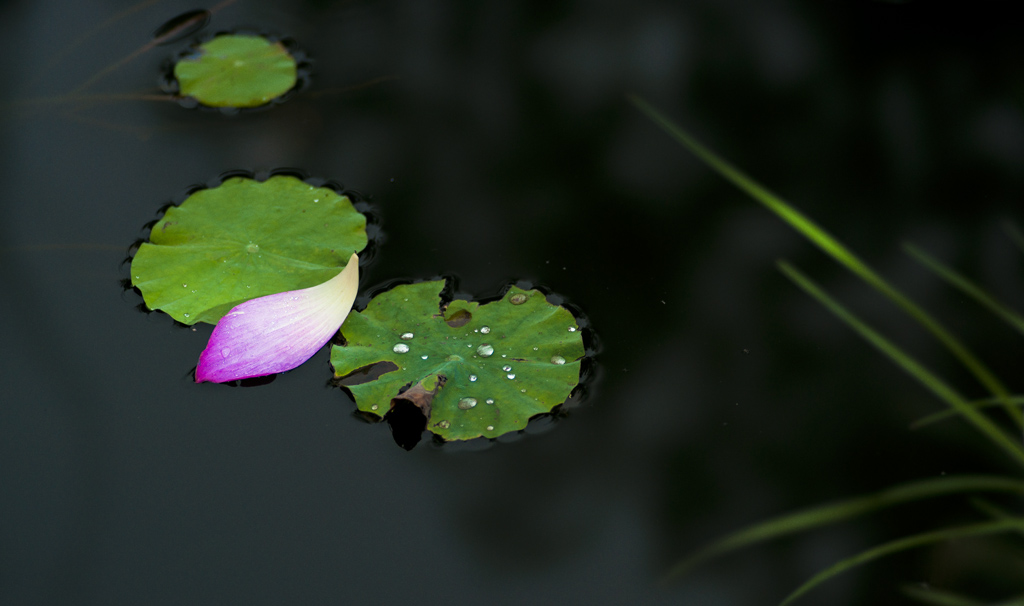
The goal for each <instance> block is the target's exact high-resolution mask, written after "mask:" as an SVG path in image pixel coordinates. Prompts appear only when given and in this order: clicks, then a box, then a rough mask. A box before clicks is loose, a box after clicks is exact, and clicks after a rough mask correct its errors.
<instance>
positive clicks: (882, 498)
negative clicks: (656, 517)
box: [665, 476, 1024, 580]
mask: <svg viewBox="0 0 1024 606" xmlns="http://www.w3.org/2000/svg"><path fill="white" fill-rule="evenodd" d="M977 492H1013V493H1018V494H1024V481H1020V480H1014V479H1011V478H1004V477H999V476H948V477H943V478H934V479H929V480H920V481H916V482H907V483H905V484H898V485H896V486H892V487H890V488H886V489H885V490H882V491H879V492H876V493H872V494H868V495H864V496H860V497H855V498H852V499H846V500H843V501H838V502H835V503H829V504H826V505H819V506H817V507H812V508H810V509H805V510H802V511H797V512H794V513H791V514H787V515H783V516H780V517H777V518H773V519H770V520H766V521H764V522H761V523H758V524H755V525H753V526H749V527H747V528H744V529H742V530H739V531H737V532H734V533H732V534H729V535H727V536H725V537H723V538H721V539H719V540H717V541H714V542H712V543H710V544H708V545H707V546H705V547H704V548H702V549H700V550H699V551H697V552H696V553H694V554H693V555H691V556H689V557H687V558H686V559H684V560H681V561H679V562H678V563H676V564H675V565H674V566H673V567H672V569H671V570H670V571H669V572H668V574H667V575H666V577H665V578H666V580H670V579H672V578H676V577H678V576H680V575H682V574H683V573H685V572H686V571H687V570H689V569H691V568H692V567H693V566H696V565H697V564H699V563H700V562H703V561H705V560H708V559H710V558H713V557H716V556H720V555H722V554H724V553H728V552H730V551H735V550H737V549H741V548H743V547H747V546H749V545H752V544H754V543H760V542H762V541H767V540H770V539H774V538H778V537H781V536H785V535H789V534H795V533H797V532H803V531H806V530H810V529H812V528H818V527H821V526H826V525H828V524H835V523H837V522H840V521H843V520H848V519H850V518H854V517H857V516H860V515H864V514H867V513H871V512H872V511H877V510H879V509H884V508H886V507H892V506H894V505H899V504H901V503H907V502H911V501H918V500H922V499H930V498H933V497H941V496H946V495H951V494H958V493H977Z"/></svg>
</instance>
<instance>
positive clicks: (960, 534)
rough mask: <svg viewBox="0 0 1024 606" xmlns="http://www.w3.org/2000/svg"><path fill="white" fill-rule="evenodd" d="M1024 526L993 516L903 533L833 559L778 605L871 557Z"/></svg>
mask: <svg viewBox="0 0 1024 606" xmlns="http://www.w3.org/2000/svg"><path fill="white" fill-rule="evenodd" d="M1020 529H1024V518H1012V519H1009V520H996V521H993V522H980V523H978V524H968V525H965V526H954V527H952V528H943V529H941V530H933V531H930V532H924V533H921V534H916V535H912V536H909V537H904V538H902V539H897V540H895V541H891V542H889V543H884V544H882V545H879V546H878V547H873V548H871V549H868V550H867V551H863V552H861V553H859V554H857V555H855V556H853V557H849V558H846V559H845V560H842V561H840V562H836V563H835V564H833V565H832V566H829V567H828V568H826V569H825V570H822V571H821V572H819V573H818V574H816V575H814V576H813V577H811V579H810V580H808V581H807V582H806V583H804V584H803V585H801V586H800V587H798V588H797V590H796V591H794V592H793V593H791V594H789V596H787V597H786V599H785V600H783V601H782V603H781V604H780V606H786V605H787V604H790V603H792V602H793V601H794V600H796V599H797V598H799V597H800V596H802V595H804V594H805V593H807V592H808V591H810V590H811V589H814V588H815V587H817V586H818V585H820V584H821V583H823V582H825V581H827V580H828V579H831V578H832V577H834V576H836V575H838V574H840V573H842V572H846V571H847V570H849V569H851V568H854V567H856V566H860V565H861V564H865V563H867V562H870V561H872V560H877V559H878V558H881V557H885V556H887V555H892V554H894V553H899V552H901V551H906V550H908V549H913V548H915V547H921V546H923V545H928V544H931V543H939V542H942V541H949V540H953V539H967V538H973V537H980V536H985V535H990V534H997V533H1001V532H1009V531H1012V530H1020Z"/></svg>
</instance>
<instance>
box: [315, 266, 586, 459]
mask: <svg viewBox="0 0 1024 606" xmlns="http://www.w3.org/2000/svg"><path fill="white" fill-rule="evenodd" d="M444 287H445V282H444V281H443V280H441V281H433V282H421V283H418V284H408V285H401V286H396V287H395V288H393V289H391V290H389V291H387V292H384V293H382V294H380V295H378V296H377V297H375V298H374V299H373V300H371V301H370V303H369V304H368V305H367V306H366V309H365V310H363V311H362V312H359V313H355V312H353V313H352V314H350V315H349V317H348V319H346V320H345V323H344V324H343V325H342V327H341V332H342V335H343V336H344V338H345V341H346V344H345V345H343V346H341V345H335V346H334V347H332V348H331V364H332V366H333V367H334V373H335V376H336V377H339V378H341V377H345V376H347V375H349V374H351V373H353V372H355V371H357V370H359V369H361V368H364V367H367V366H371V365H374V364H377V363H381V362H390V363H391V364H393V365H394V366H395V367H396V369H395V370H392V371H390V372H386V373H384V374H383V375H380V376H379V377H378V378H377V379H375V380H372V381H368V382H364V383H359V384H355V385H347V387H348V389H349V390H350V391H351V392H352V395H353V396H354V397H355V400H356V405H357V406H358V408H359V410H362V411H365V412H368V413H372V414H375V415H378V416H384V414H386V413H387V412H388V410H390V408H391V401H392V398H394V397H396V396H398V395H399V393H400V392H402V391H403V390H404V389H405V388H406V387H415V386H417V385H422V387H423V391H426V392H433V393H432V394H431V395H432V397H431V399H429V400H428V403H427V406H426V409H427V410H424V413H425V415H426V416H427V429H429V430H430V431H431V432H433V433H435V434H437V435H438V436H440V437H442V438H444V439H445V440H469V439H472V438H477V437H480V436H485V437H488V438H494V437H497V436H500V435H502V434H505V433H508V432H512V431H518V430H520V429H523V428H524V427H526V424H527V421H529V419H530V417H532V416H534V415H537V414H541V413H546V412H550V411H551V410H552V409H553V408H554V407H555V406H557V405H559V404H561V403H563V402H564V401H565V400H566V398H568V397H569V395H570V393H571V392H572V390H573V388H574V387H576V385H577V384H578V383H579V379H580V361H581V360H582V358H583V357H584V355H585V351H584V347H583V339H582V334H581V332H580V330H579V327H578V326H577V324H576V319H575V318H574V317H573V315H572V314H571V313H570V312H569V311H568V310H567V309H565V308H564V307H560V306H557V305H552V304H551V303H548V302H547V300H546V299H545V297H544V294H543V293H541V292H540V291H536V290H523V289H521V288H518V287H515V286H512V287H511V288H510V289H509V290H508V292H507V293H505V296H504V297H502V298H501V299H500V300H497V301H492V302H490V303H485V304H480V303H477V302H472V301H463V300H455V301H452V302H451V303H449V304H448V305H447V307H444V308H443V309H442V306H441V297H440V293H441V291H442V290H443V289H444ZM423 408H424V407H421V410H423Z"/></svg>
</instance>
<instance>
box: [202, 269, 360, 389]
mask: <svg viewBox="0 0 1024 606" xmlns="http://www.w3.org/2000/svg"><path fill="white" fill-rule="evenodd" d="M358 290H359V257H357V256H356V255H355V253H353V254H352V257H351V258H350V259H349V260H348V265H346V266H345V269H343V270H341V272H340V273H339V274H338V275H337V276H335V277H333V278H331V279H330V280H328V281H326V282H324V283H323V284H318V285H316V286H313V287H311V288H304V289H302V290H290V291H286V292H282V293H277V294H275V295H267V296H265V297H260V298H258V299H250V300H249V301H246V302H245V303H241V304H239V305H237V306H235V307H234V308H233V309H232V310H231V311H230V312H228V314H227V315H226V316H224V317H223V318H221V320H220V322H217V327H216V328H214V329H213V334H212V335H210V342H209V343H208V344H207V345H206V349H204V350H203V353H202V355H200V356H199V366H197V367H196V383H202V382H203V381H212V382H214V383H224V382H226V381H234V380H237V379H249V378H252V377H263V376H266V375H272V374H276V373H279V372H285V371H288V370H291V369H293V368H296V367H298V366H299V365H300V364H302V363H303V362H305V361H306V360H308V359H309V358H310V357H312V356H313V354H315V353H316V352H317V351H319V349H320V348H321V347H323V346H324V343H327V341H329V340H330V339H331V337H333V336H334V335H335V334H336V333H337V332H338V328H339V327H340V326H341V323H342V322H344V321H345V316H347V315H348V312H349V311H350V310H351V309H352V302H353V301H355V299H356V291H358Z"/></svg>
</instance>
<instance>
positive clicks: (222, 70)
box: [174, 34, 298, 107]
mask: <svg viewBox="0 0 1024 606" xmlns="http://www.w3.org/2000/svg"><path fill="white" fill-rule="evenodd" d="M174 77H175V78H177V80H178V85H179V87H180V94H181V95H182V96H186V97H193V98H194V99H196V100H197V101H199V102H200V103H202V104H203V105H208V106H210V107H257V106H260V105H265V104H267V103H269V102H270V101H271V100H272V99H274V98H275V97H279V96H281V95H283V94H284V93H286V92H288V91H289V90H291V88H292V87H293V86H295V82H296V80H297V79H298V66H297V64H296V62H295V59H294V58H293V57H292V56H291V54H289V53H288V50H287V49H286V48H285V47H284V46H283V45H282V44H281V43H280V42H271V41H270V40H267V39H266V38H263V37H260V36H252V35H237V34H225V35H222V36H217V37H216V38H214V39H212V40H210V41H208V42H205V43H203V44H201V45H199V47H198V48H197V49H196V52H195V53H192V54H191V55H188V56H186V57H184V58H183V59H181V60H180V61H178V63H177V64H175V66H174Z"/></svg>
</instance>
